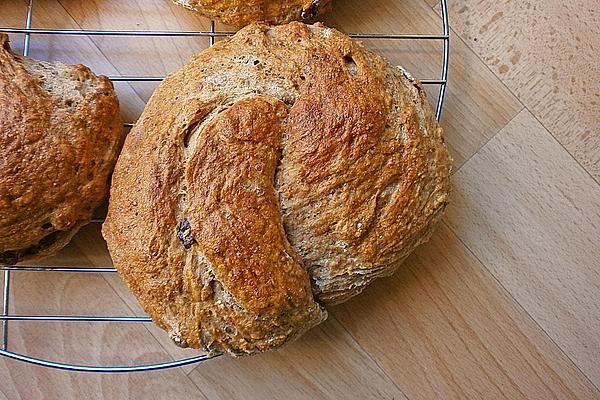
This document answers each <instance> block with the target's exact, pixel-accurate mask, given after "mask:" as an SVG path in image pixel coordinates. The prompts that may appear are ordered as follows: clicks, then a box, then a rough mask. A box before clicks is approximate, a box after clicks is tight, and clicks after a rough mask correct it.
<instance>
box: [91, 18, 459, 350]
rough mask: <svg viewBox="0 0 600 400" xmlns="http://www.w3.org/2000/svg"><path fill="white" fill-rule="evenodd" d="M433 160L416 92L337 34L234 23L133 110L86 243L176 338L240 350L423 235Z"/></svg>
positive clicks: (439, 154) (429, 221) (434, 127)
mask: <svg viewBox="0 0 600 400" xmlns="http://www.w3.org/2000/svg"><path fill="white" fill-rule="evenodd" d="M450 168H451V160H450V156H449V154H448V151H447V149H446V146H445V145H444V139H443V137H442V130H441V129H440V127H439V125H438V123H437V122H436V120H435V118H434V115H433V112H432V110H431V108H430V106H429V104H428V102H427V99H426V97H425V93H424V91H423V90H422V88H421V86H420V84H419V83H418V82H416V81H414V80H412V78H409V77H407V76H406V75H405V74H404V73H403V71H402V70H400V69H398V68H395V67H392V66H391V65H390V64H389V63H387V62H386V61H385V60H384V59H383V58H382V57H380V56H378V55H376V54H375V53H373V52H372V51H369V50H367V49H366V48H364V47H363V46H362V45H360V44H359V43H357V42H354V41H352V40H351V39H350V38H348V37H347V36H346V35H343V34H341V33H340V32H338V31H335V30H333V29H329V28H326V27H324V26H323V25H320V24H317V25H314V26H307V25H304V24H302V23H298V22H293V23H290V24H288V25H283V26H279V27H269V26H266V25H250V26H248V27H246V28H244V29H242V30H241V31H239V32H238V33H237V34H236V35H235V36H233V37H232V38H230V39H227V40H224V41H222V42H219V43H217V44H216V45H215V46H214V47H212V48H210V49H207V50H205V51H203V52H202V53H200V54H198V55H197V56H195V57H193V58H192V60H191V62H190V63H189V64H187V65H186V66H185V67H183V68H182V69H180V70H179V71H177V72H175V73H173V74H171V75H170V76H169V77H167V79H166V80H165V81H164V82H163V83H162V84H161V85H160V86H159V88H158V89H157V90H156V92H155V93H154V94H153V96H152V98H151V99H150V101H149V103H148V105H147V107H146V109H145V110H144V112H143V114H142V116H141V118H140V119H139V121H138V123H137V124H136V126H135V127H134V128H133V130H132V131H131V133H130V134H129V136H128V137H127V140H126V143H125V146H124V150H123V152H122V154H121V156H120V157H119V161H118V162H117V166H116V168H115V173H114V176H113V185H112V189H111V199H110V205H109V213H108V218H107V220H106V222H105V224H104V226H103V234H104V237H105V238H106V240H107V242H108V246H109V250H110V253H111V255H112V257H113V260H114V263H115V265H116V267H117V268H118V270H119V272H120V273H121V275H122V276H123V278H124V279H125V281H126V282H127V284H128V285H129V287H130V288H131V290H132V291H133V293H134V294H135V295H136V296H137V298H138V299H139V301H140V303H141V304H142V306H143V307H144V309H145V310H146V312H147V313H148V314H149V315H150V316H151V317H152V318H153V320H154V321H155V322H156V323H157V324H158V325H160V326H161V327H162V328H164V329H165V330H167V331H168V332H169V333H170V335H171V336H172V338H173V339H174V340H175V342H176V343H178V344H180V345H183V346H192V347H202V348H205V349H207V350H208V351H210V352H213V353H217V352H223V351H227V352H229V353H231V354H234V355H237V354H249V353H254V352H258V351H262V350H266V349H270V348H273V347H277V346H279V345H281V344H283V343H285V342H286V341H288V340H290V339H292V338H294V337H297V336H298V335H299V334H301V333H302V332H304V331H306V330H307V329H309V328H311V327H312V326H314V325H315V324H317V323H319V322H320V321H322V320H323V319H324V318H325V316H326V312H325V310H324V309H323V308H322V307H321V305H325V304H333V303H338V302H341V301H344V300H346V299H348V298H350V297H352V296H354V295H356V294H358V293H359V292H361V291H362V290H363V289H364V288H365V286H366V285H367V284H368V283H369V282H371V281H372V280H373V279H375V278H377V277H380V276H385V275H390V274H391V273H393V272H394V271H395V270H396V268H397V267H398V265H399V263H400V262H402V260H403V259H404V258H405V257H406V256H407V255H408V254H409V253H410V252H412V251H413V250H414V249H415V247H417V246H418V245H419V244H420V243H422V242H424V241H425V240H427V239H428V238H429V236H430V235H431V232H432V229H433V227H434V224H435V223H436V222H437V220H438V219H439V218H440V215H441V214H442V211H443V210H444V208H445V206H446V204H447V202H448V196H449V192H450V184H449V173H450Z"/></svg>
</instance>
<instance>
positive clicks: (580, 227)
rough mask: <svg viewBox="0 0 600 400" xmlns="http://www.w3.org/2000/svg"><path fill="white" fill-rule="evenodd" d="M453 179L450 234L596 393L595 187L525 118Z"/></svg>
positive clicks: (599, 191)
mask: <svg viewBox="0 0 600 400" xmlns="http://www.w3.org/2000/svg"><path fill="white" fill-rule="evenodd" d="M557 166H559V167H557ZM455 179H456V187H457V189H456V193H455V197H454V199H455V200H454V204H455V206H454V207H450V210H449V214H448V221H449V224H450V226H451V227H452V229H453V230H454V231H455V232H456V233H457V234H458V235H459V236H460V238H461V240H463V241H464V242H465V243H466V245H467V246H468V247H469V248H470V249H471V250H472V251H473V252H474V254H475V255H476V256H477V257H478V258H479V259H480V260H481V261H482V262H483V263H484V264H485V265H486V267H487V268H488V269H489V270H490V271H491V272H492V274H494V276H495V277H496V278H497V279H498V280H499V282H500V283H501V284H502V285H503V286H504V287H505V288H506V289H507V290H508V291H509V292H510V293H511V295H512V296H513V297H514V298H515V299H516V300H517V301H518V302H519V303H520V304H521V305H522V306H523V308H525V310H527V312H528V313H529V314H530V315H531V316H532V317H533V318H534V319H535V320H536V322H537V323H538V324H539V325H540V326H541V327H542V328H543V329H544V330H545V331H546V332H547V333H548V334H549V335H550V337H552V339H553V340H554V341H555V342H556V343H557V344H558V345H559V346H560V347H561V348H562V349H563V350H564V351H565V352H566V354H567V355H568V356H569V357H571V359H573V360H574V361H575V362H576V363H577V365H578V366H579V367H580V368H581V369H582V371H583V372H584V373H585V374H586V375H587V376H588V377H589V378H590V379H591V380H592V381H593V382H594V383H595V384H596V385H597V386H600V362H599V361H600V337H599V336H598V332H600V296H598V293H600V270H599V269H598V266H599V265H600V263H599V260H600V187H598V185H596V184H595V182H594V180H593V179H592V178H591V177H590V176H589V175H588V174H587V173H586V172H585V171H584V170H583V169H582V168H581V167H580V166H579V165H577V163H576V162H575V161H574V160H573V159H571V158H570V156H569V155H568V154H567V153H566V152H565V151H564V149H563V148H562V147H561V146H560V144H558V143H557V142H556V141H555V140H554V139H553V138H552V137H551V136H550V135H548V134H547V131H546V130H545V129H544V128H543V127H542V126H541V125H540V124H539V122H537V121H536V120H535V118H533V116H532V115H531V114H530V113H529V112H528V111H523V112H522V113H521V114H519V115H518V116H517V117H516V118H515V119H514V120H513V121H512V122H511V123H510V124H508V125H507V126H506V127H505V128H504V129H503V130H502V131H501V132H500V133H499V134H498V135H497V136H496V137H494V138H493V139H492V140H491V141H490V142H489V143H488V144H487V145H486V146H485V147H484V148H483V149H482V150H481V151H480V152H479V153H478V154H477V155H476V156H475V157H473V158H472V159H471V160H470V161H469V162H468V163H467V164H465V166H464V167H463V168H462V169H461V170H460V171H458V172H457V173H456V175H455Z"/></svg>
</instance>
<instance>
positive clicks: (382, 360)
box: [332, 226, 600, 399]
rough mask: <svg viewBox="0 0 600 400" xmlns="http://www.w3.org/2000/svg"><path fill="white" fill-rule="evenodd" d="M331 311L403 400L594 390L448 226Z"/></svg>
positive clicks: (589, 394) (590, 393)
mask: <svg viewBox="0 0 600 400" xmlns="http://www.w3.org/2000/svg"><path fill="white" fill-rule="evenodd" d="M332 314H333V315H334V316H335V317H336V318H338V319H339V320H340V322H341V323H342V325H344V326H345V327H346V329H348V331H349V332H350V333H351V334H352V336H353V337H354V338H356V340H357V341H358V343H359V344H360V345H361V346H362V347H363V348H364V349H365V350H366V351H367V352H368V353H369V354H370V355H371V356H372V357H373V358H374V359H375V361H377V363H378V364H379V365H381V367H382V368H383V369H384V370H385V371H386V372H387V373H388V374H389V376H390V377H391V378H392V379H394V381H395V382H396V383H397V384H398V385H399V386H400V388H401V389H402V390H403V391H404V393H405V394H406V395H407V396H408V398H410V399H435V398H439V399H455V398H471V399H479V398H485V399H503V398H506V399H547V398H561V399H575V398H580V399H593V398H600V393H599V392H598V391H597V390H596V389H595V388H594V387H593V386H592V385H591V384H590V383H589V382H588V381H587V379H586V378H585V376H584V375H583V374H582V373H581V372H579V371H578V370H577V368H576V367H575V366H574V365H573V364H572V363H571V362H570V360H569V359H567V358H566V357H565V356H564V355H563V354H562V353H561V351H560V349H559V348H557V346H556V345H554V343H552V341H551V340H550V339H549V338H548V337H547V336H546V335H545V334H544V333H543V332H542V331H541V330H540V329H539V327H538V326H536V325H535V324H534V323H533V321H531V319H530V318H529V317H528V316H527V315H524V313H523V312H522V310H521V309H520V308H519V307H518V306H517V305H515V304H514V302H512V301H511V299H510V298H508V297H507V296H506V295H505V293H503V291H502V290H499V288H498V287H497V285H496V283H495V281H494V280H493V279H492V278H491V277H490V276H489V275H488V274H487V273H486V272H485V270H484V267H483V266H482V265H481V264H480V263H479V262H478V261H477V260H476V259H475V258H474V257H473V256H472V255H471V253H470V252H469V251H468V250H467V249H466V248H465V247H464V246H463V245H462V243H461V242H460V241H459V240H458V238H457V237H456V236H455V235H454V234H453V233H452V232H451V231H450V230H449V228H447V227H446V226H441V227H440V229H439V230H438V232H437V233H436V234H435V235H434V238H433V239H432V240H431V242H430V243H428V244H426V245H424V246H422V247H421V248H419V249H418V250H417V251H416V252H415V254H413V255H412V256H410V257H409V259H408V260H407V261H406V262H405V264H404V265H403V266H402V267H401V268H400V270H399V271H398V272H397V273H396V275H394V276H393V277H391V278H389V279H387V280H380V281H378V282H377V283H376V284H374V285H373V286H372V287H371V288H369V289H367V290H366V291H365V293H363V295H362V296H360V297H357V298H354V299H353V300H351V301H350V302H348V303H346V304H343V305H341V306H339V307H336V308H335V309H334V310H333V311H332Z"/></svg>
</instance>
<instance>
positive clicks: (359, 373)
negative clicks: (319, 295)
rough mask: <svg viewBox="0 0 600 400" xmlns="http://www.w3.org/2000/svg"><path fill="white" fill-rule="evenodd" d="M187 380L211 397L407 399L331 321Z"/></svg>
mask: <svg viewBox="0 0 600 400" xmlns="http://www.w3.org/2000/svg"><path fill="white" fill-rule="evenodd" d="M190 377H191V378H192V380H193V381H194V382H196V384H197V386H198V387H200V388H202V390H203V391H204V393H205V394H206V396H207V397H208V398H210V399H223V400H230V399H244V400H251V399H290V400H295V399H342V398H343V399H357V400H358V399H398V400H400V399H406V397H405V396H404V394H403V393H402V392H401V391H400V390H399V389H398V388H397V387H396V386H395V384H394V383H393V382H392V381H391V380H390V378H389V377H387V376H386V375H385V374H384V373H383V371H382V370H381V369H380V368H379V367H378V366H377V365H376V364H375V363H374V362H373V361H372V360H371V359H370V357H369V355H368V354H366V353H365V352H364V351H363V350H362V349H360V347H358V346H357V345H356V342H355V341H354V340H353V339H352V338H351V337H350V335H348V333H347V332H345V331H344V329H343V328H342V327H341V326H340V325H339V323H338V322H337V321H335V319H330V320H328V321H327V322H325V323H324V324H322V325H321V326H319V327H317V328H315V329H313V330H312V331H310V332H309V333H307V334H306V335H305V336H304V337H302V338H301V339H300V340H299V341H297V342H295V343H292V344H290V345H288V346H287V347H285V348H283V349H281V350H279V351H276V352H271V353H265V354H261V355H258V356H254V357H247V358H241V359H231V358H225V357H221V358H219V359H216V360H212V361H211V362H210V363H206V364H201V365H199V366H198V367H196V369H194V371H193V372H192V373H191V374H190Z"/></svg>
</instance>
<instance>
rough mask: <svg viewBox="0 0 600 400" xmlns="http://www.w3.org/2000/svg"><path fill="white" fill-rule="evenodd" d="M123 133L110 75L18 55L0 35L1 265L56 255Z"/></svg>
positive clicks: (87, 206) (99, 186)
mask: <svg viewBox="0 0 600 400" xmlns="http://www.w3.org/2000/svg"><path fill="white" fill-rule="evenodd" d="M121 132H122V126H121V123H120V119H119V104H118V101H117V97H116V95H115V92H114V90H113V86H112V84H111V82H110V81H109V80H108V79H107V78H105V77H98V76H96V75H94V74H93V73H92V72H91V71H90V70H89V69H88V68H87V67H84V66H83V65H65V64H61V63H48V62H42V61H36V60H33V59H31V58H26V57H21V56H18V55H15V54H13V53H11V52H10V48H9V46H8V37H7V36H6V35H4V34H0V263H3V264H14V263H17V262H19V261H23V260H30V259H35V258H41V257H44V256H49V255H52V254H54V253H56V252H57V251H58V250H60V249H61V248H62V247H64V246H65V245H66V244H67V243H68V242H69V240H70V239H71V237H72V236H73V235H74V234H75V233H76V232H77V230H78V229H79V228H80V227H81V226H82V225H84V224H86V223H87V222H89V221H90V218H91V216H92V211H93V210H94V208H95V207H96V206H97V205H98V204H99V203H100V202H101V201H102V200H103V199H104V197H105V195H106V194H107V192H108V183H109V175H110V173H111V171H112V168H113V166H114V163H115V161H116V158H117V153H118V151H119V147H120V144H121Z"/></svg>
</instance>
